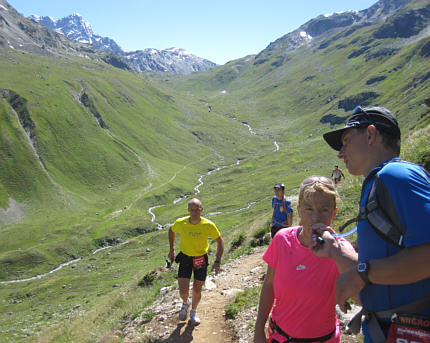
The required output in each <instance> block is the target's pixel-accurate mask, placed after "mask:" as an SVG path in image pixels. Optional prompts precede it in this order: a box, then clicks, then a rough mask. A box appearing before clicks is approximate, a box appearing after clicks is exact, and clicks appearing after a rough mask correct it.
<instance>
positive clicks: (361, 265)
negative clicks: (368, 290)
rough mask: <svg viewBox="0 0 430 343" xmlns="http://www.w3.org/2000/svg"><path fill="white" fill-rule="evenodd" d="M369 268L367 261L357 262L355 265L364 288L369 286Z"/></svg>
mask: <svg viewBox="0 0 430 343" xmlns="http://www.w3.org/2000/svg"><path fill="white" fill-rule="evenodd" d="M369 268H370V265H369V262H367V261H362V262H358V264H357V272H358V275H360V277H361V278H362V279H363V281H364V283H365V284H366V286H367V285H370V284H371V282H370V280H369Z"/></svg>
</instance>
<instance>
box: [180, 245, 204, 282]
mask: <svg viewBox="0 0 430 343" xmlns="http://www.w3.org/2000/svg"><path fill="white" fill-rule="evenodd" d="M193 258H194V257H193V256H188V255H185V254H184V253H182V252H180V253H179V254H178V255H177V256H176V258H175V261H176V262H177V263H179V270H178V278H185V279H191V274H192V273H194V279H195V280H199V281H205V280H206V274H207V271H208V265H209V263H208V261H209V259H208V254H205V255H204V259H205V264H204V265H202V266H200V267H197V268H194V267H193Z"/></svg>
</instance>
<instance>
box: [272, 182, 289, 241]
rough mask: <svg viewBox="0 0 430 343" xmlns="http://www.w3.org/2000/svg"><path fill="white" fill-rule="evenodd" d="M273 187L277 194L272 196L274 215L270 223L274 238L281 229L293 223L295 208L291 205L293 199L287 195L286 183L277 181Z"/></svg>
mask: <svg viewBox="0 0 430 343" xmlns="http://www.w3.org/2000/svg"><path fill="white" fill-rule="evenodd" d="M273 189H274V191H275V195H274V196H273V198H272V208H273V215H272V223H271V224H270V235H271V236H272V238H273V237H274V236H275V234H276V233H277V232H278V231H279V230H280V229H282V228H284V227H289V226H291V225H292V224H293V208H292V207H291V201H289V200H288V199H287V197H286V196H285V185H284V184H283V183H277V184H275V186H274V188H273Z"/></svg>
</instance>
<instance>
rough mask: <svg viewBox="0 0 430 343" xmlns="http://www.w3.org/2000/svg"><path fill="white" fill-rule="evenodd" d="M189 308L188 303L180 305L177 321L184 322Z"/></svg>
mask: <svg viewBox="0 0 430 343" xmlns="http://www.w3.org/2000/svg"><path fill="white" fill-rule="evenodd" d="M189 306H190V301H189V300H188V301H187V302H186V303H184V302H183V303H182V307H181V310H180V311H179V320H186V319H187V315H188V307H189Z"/></svg>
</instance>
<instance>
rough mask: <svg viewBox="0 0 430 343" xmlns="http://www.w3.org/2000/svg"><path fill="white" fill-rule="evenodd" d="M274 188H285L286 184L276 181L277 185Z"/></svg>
mask: <svg viewBox="0 0 430 343" xmlns="http://www.w3.org/2000/svg"><path fill="white" fill-rule="evenodd" d="M273 188H281V189H285V185H284V184H283V183H280V182H278V183H275V186H274V187H273Z"/></svg>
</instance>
